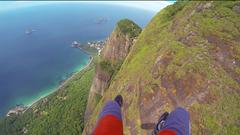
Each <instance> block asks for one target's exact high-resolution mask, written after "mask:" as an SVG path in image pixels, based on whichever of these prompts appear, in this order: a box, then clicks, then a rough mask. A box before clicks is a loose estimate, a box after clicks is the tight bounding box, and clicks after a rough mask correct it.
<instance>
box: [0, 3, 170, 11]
mask: <svg viewBox="0 0 240 135" xmlns="http://www.w3.org/2000/svg"><path fill="white" fill-rule="evenodd" d="M64 2H65V3H66V2H67V3H81V2H84V1H70V2H69V1H0V11H8V10H13V9H17V8H26V7H32V6H38V5H46V4H56V3H64ZM85 3H104V4H110V5H122V6H128V7H135V8H141V9H144V10H149V11H153V12H157V11H159V10H161V9H162V8H164V7H166V6H167V5H170V4H172V3H173V2H172V1H170V2H169V1H85Z"/></svg>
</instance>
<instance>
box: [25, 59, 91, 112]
mask: <svg viewBox="0 0 240 135" xmlns="http://www.w3.org/2000/svg"><path fill="white" fill-rule="evenodd" d="M92 61H93V56H92V55H90V60H89V62H88V64H87V65H85V66H84V67H83V68H82V69H80V70H79V71H77V72H75V73H73V74H72V75H70V76H69V77H68V78H67V79H66V80H64V81H63V82H62V83H61V84H60V85H59V86H58V87H57V88H56V89H54V90H53V91H51V92H49V93H47V94H45V95H43V96H42V97H40V98H39V99H37V100H35V101H33V102H32V103H30V104H28V105H26V106H27V109H26V110H24V112H25V111H27V110H28V109H29V108H31V107H32V106H34V105H35V104H36V103H37V102H38V101H40V100H42V99H44V98H45V97H47V96H49V95H50V94H52V93H54V92H56V91H58V90H59V89H61V88H62V87H64V85H66V84H67V83H68V82H69V81H71V80H72V79H73V78H74V77H75V76H76V75H77V74H78V73H79V72H81V71H83V70H85V69H86V68H88V67H89V65H90V64H91V63H92ZM24 112H23V113H24Z"/></svg>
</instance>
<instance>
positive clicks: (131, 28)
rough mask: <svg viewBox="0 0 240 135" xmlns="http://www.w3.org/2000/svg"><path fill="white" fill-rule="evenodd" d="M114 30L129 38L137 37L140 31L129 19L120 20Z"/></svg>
mask: <svg viewBox="0 0 240 135" xmlns="http://www.w3.org/2000/svg"><path fill="white" fill-rule="evenodd" d="M116 29H118V30H120V31H121V32H122V33H123V34H126V35H127V34H128V35H129V36H130V37H137V36H138V35H139V34H140V33H141V31H142V29H141V28H140V27H139V26H138V25H137V24H136V23H134V22H133V21H131V20H129V19H122V20H120V21H119V22H118V23H117V27H116Z"/></svg>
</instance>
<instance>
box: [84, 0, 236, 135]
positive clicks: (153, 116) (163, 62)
mask: <svg viewBox="0 0 240 135" xmlns="http://www.w3.org/2000/svg"><path fill="white" fill-rule="evenodd" d="M237 9H238V10H237ZM239 9H240V3H239V2H232V1H230V2H216V1H214V2H199V1H193V2H176V3H175V4H173V5H171V6H168V7H166V8H165V9H163V10H162V11H160V12H159V13H158V14H157V15H156V16H155V17H154V18H153V19H152V20H151V22H150V23H149V24H148V25H147V27H146V28H144V30H143V32H142V33H141V34H140V36H139V37H138V40H137V41H136V43H135V44H134V45H133V47H132V49H131V51H130V53H129V55H128V56H127V57H126V60H125V61H124V62H123V65H122V66H121V69H120V70H119V72H118V73H117V75H116V76H115V78H114V79H113V81H112V82H111V84H110V86H109V88H108V89H107V90H106V91H105V93H104V95H103V98H102V99H101V100H100V102H99V104H98V105H97V107H96V109H95V110H94V113H93V114H92V116H91V119H90V120H89V121H88V123H87V125H86V127H85V130H84V134H86V133H89V132H90V131H91V130H92V129H93V128H94V126H95V124H96V120H97V116H98V114H99V112H100V110H101V108H102V106H103V104H104V102H105V101H106V100H109V99H113V98H114V97H115V96H116V95H117V94H121V95H123V97H124V104H123V109H122V111H123V114H124V120H123V121H124V133H125V134H132V135H134V134H150V132H149V131H146V130H142V129H141V128H140V127H141V123H148V122H156V120H157V118H158V117H159V115H160V114H161V113H162V112H165V111H171V110H173V109H174V108H175V107H176V106H183V107H185V108H186V109H187V110H189V112H190V115H191V127H192V131H191V132H192V134H205V135H208V134H209V135H210V134H226V135H227V134H231V135H237V134H239V132H240V128H239V126H240V125H239V118H240V96H239V93H240V73H239V71H240V70H239V68H240V51H239V50H240V49H239V48H240V25H239V24H240V23H239V22H240V12H239Z"/></svg>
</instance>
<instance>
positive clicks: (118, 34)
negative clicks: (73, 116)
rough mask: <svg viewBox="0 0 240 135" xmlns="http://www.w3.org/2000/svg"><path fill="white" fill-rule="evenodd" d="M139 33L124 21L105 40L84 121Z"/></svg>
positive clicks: (138, 28)
mask: <svg viewBox="0 0 240 135" xmlns="http://www.w3.org/2000/svg"><path fill="white" fill-rule="evenodd" d="M140 32H141V28H140V27H139V26H138V25H137V24H135V23H134V22H132V21H130V20H128V19H124V20H120V21H119V22H118V23H117V25H116V28H115V29H114V31H113V32H112V34H111V35H110V36H109V38H108V39H107V41H106V44H105V46H104V48H103V51H102V53H101V56H100V60H99V63H98V65H97V67H96V73H95V76H94V79H93V83H92V86H91V89H90V94H89V98H88V105H87V110H86V113H85V120H86V121H87V120H88V118H89V116H90V115H91V113H92V112H93V110H94V108H95V106H96V104H97V103H98V101H99V100H100V99H101V97H102V96H103V95H104V90H105V89H106V88H108V86H109V83H110V80H111V79H112V76H113V74H116V72H117V71H118V69H119V68H120V66H121V64H122V62H123V60H124V59H125V57H126V56H127V55H128V53H129V51H130V48H131V46H132V45H133V44H134V41H135V40H136V38H137V36H138V35H139V34H140Z"/></svg>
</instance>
